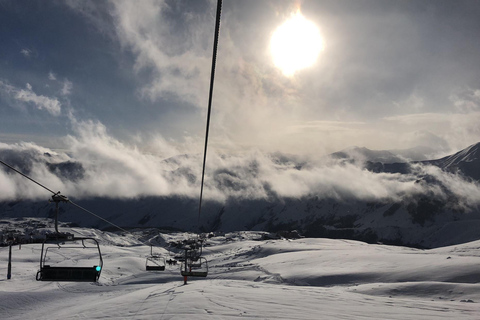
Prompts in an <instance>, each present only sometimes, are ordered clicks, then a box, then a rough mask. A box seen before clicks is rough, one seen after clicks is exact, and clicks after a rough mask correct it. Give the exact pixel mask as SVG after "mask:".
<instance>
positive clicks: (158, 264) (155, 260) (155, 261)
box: [145, 255, 165, 271]
mask: <svg viewBox="0 0 480 320" xmlns="http://www.w3.org/2000/svg"><path fill="white" fill-rule="evenodd" d="M145 269H146V270H147V271H164V270H165V258H164V257H162V256H159V255H150V256H148V257H147V259H146V261H145Z"/></svg>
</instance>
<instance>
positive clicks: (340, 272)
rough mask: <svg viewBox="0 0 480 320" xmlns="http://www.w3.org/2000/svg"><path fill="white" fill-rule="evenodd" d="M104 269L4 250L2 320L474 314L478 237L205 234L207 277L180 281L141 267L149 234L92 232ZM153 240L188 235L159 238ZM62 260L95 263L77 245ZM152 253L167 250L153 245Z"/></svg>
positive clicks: (479, 297)
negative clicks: (57, 268) (40, 273)
mask: <svg viewBox="0 0 480 320" xmlns="http://www.w3.org/2000/svg"><path fill="white" fill-rule="evenodd" d="M62 231H73V232H74V233H75V234H76V235H77V236H78V235H79V234H81V236H94V237H95V238H96V239H97V240H98V241H99V243H100V245H101V251H102V255H103V259H104V269H103V271H102V274H101V277H100V280H99V282H98V283H97V284H95V283H75V282H41V281H36V280H35V274H36V271H37V269H38V263H39V257H40V250H41V244H28V245H22V246H21V248H19V246H14V247H12V278H11V279H10V280H7V279H6V274H7V258H8V247H2V248H0V256H1V257H2V258H1V260H0V318H2V319H22V320H23V319H125V318H129V319H240V318H250V319H402V320H404V319H478V318H479V315H480V268H479V265H480V241H476V242H470V243H466V244H462V245H456V246H451V247H443V248H437V249H432V250H419V249H412V248H405V247H394V246H386V245H369V244H366V243H362V242H357V241H349V240H330V239H309V238H303V239H297V240H285V239H280V240H261V239H262V237H261V236H262V234H261V233H256V232H235V233H230V234H226V235H219V236H215V237H213V238H210V239H208V240H207V243H206V246H205V247H204V250H203V254H204V257H206V258H207V259H208V261H209V275H208V277H207V278H197V279H193V278H191V279H189V282H188V284H187V285H184V284H183V279H182V277H181V276H180V272H179V266H175V267H174V266H168V265H167V267H166V270H165V271H163V272H161V271H156V272H151V271H145V258H146V256H147V255H148V254H150V247H149V246H146V245H142V244H141V241H139V240H137V238H141V240H142V241H145V240H148V239H152V238H154V237H153V236H152V233H151V232H150V231H149V232H147V231H136V232H135V233H134V235H135V236H133V235H131V234H129V235H128V236H122V235H121V234H114V233H106V232H100V231H98V230H94V229H81V228H73V229H67V228H63V230H62ZM160 236H161V238H160V239H156V240H158V241H157V242H158V243H162V244H165V243H167V242H169V241H172V240H176V239H177V240H178V239H182V238H186V237H188V236H189V235H188V234H161V235H160ZM72 252H73V256H69V255H68V253H65V255H64V261H62V262H63V263H67V262H71V263H72V264H74V263H80V261H82V260H86V259H87V260H91V261H92V264H94V262H95V261H96V259H98V257H95V256H94V255H91V254H88V255H86V256H84V255H83V254H82V253H81V252H79V251H72ZM154 253H155V254H163V255H164V256H165V257H166V258H167V259H168V258H169V257H170V256H169V253H168V251H167V250H166V249H165V248H162V247H156V248H154Z"/></svg>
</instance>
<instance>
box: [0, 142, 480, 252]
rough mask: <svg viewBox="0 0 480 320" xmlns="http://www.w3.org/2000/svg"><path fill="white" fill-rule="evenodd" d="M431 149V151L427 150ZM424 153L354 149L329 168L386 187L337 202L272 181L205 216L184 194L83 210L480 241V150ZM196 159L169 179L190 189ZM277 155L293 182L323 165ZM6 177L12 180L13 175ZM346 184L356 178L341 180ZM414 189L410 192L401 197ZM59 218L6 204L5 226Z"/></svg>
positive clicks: (432, 241)
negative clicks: (276, 186) (429, 156)
mask: <svg viewBox="0 0 480 320" xmlns="http://www.w3.org/2000/svg"><path fill="white" fill-rule="evenodd" d="M422 150H424V151H425V150H426V151H427V153H428V152H431V150H428V149H425V148H422ZM415 154H416V156H415V157H414V156H413V155H415ZM422 154H425V152H421V150H420V149H418V148H417V149H410V150H406V151H405V150H404V151H402V152H400V151H394V150H393V151H375V150H369V149H366V148H358V147H352V148H348V149H345V150H342V151H340V152H336V153H333V154H332V155H330V157H329V159H330V160H329V161H330V163H328V161H327V164H325V166H327V169H328V170H330V171H333V172H335V171H334V170H340V171H338V172H343V171H345V170H348V169H349V168H351V167H354V168H358V169H356V170H357V171H358V173H357V174H360V175H364V176H366V177H367V178H368V179H376V178H378V177H381V178H382V179H383V180H382V181H383V182H382V183H383V184H381V185H380V187H378V185H375V186H372V185H369V184H368V182H366V183H365V185H361V186H360V187H359V190H360V191H359V193H360V194H361V193H362V190H364V191H365V193H367V196H361V195H360V196H359V195H358V194H353V193H351V192H350V191H349V190H350V189H348V188H347V189H345V188H346V187H344V185H345V186H348V185H349V184H356V183H361V180H360V178H359V179H358V180H356V179H352V180H351V181H344V184H338V185H335V186H334V187H332V188H330V189H329V191H328V192H329V194H328V196H325V195H324V194H323V193H322V186H321V187H319V188H318V191H316V192H314V193H307V194H300V195H299V196H281V195H279V194H278V192H275V191H274V190H273V188H271V187H270V186H269V183H263V184H262V191H264V192H266V194H267V195H266V196H263V197H251V198H248V197H245V196H238V197H234V196H231V197H228V198H227V199H225V200H224V201H220V202H217V201H213V200H210V201H208V200H206V201H205V202H204V207H202V213H201V216H200V217H199V216H198V207H197V206H198V200H197V199H195V198H192V197H187V196H181V195H172V196H162V197H156V196H141V197H136V198H134V199H132V198H130V199H124V198H120V199H115V198H106V197H96V198H89V199H83V200H78V201H75V202H76V203H78V204H80V205H81V206H83V207H85V208H88V209H89V210H91V211H93V212H95V213H96V214H98V215H100V216H102V217H103V218H105V219H107V220H108V221H111V222H113V223H115V224H117V225H120V226H122V227H157V228H163V229H166V230H192V231H217V232H227V231H235V230H264V231H272V232H277V231H284V230H294V229H295V230H298V231H299V233H300V234H303V235H305V236H309V237H331V238H346V239H357V240H363V241H367V242H372V243H374V242H383V243H390V244H399V245H410V246H416V247H438V246H444V245H451V244H457V243H462V242H467V241H472V240H477V239H480V209H479V205H480V192H479V191H480V184H479V183H480V143H477V144H475V145H472V146H470V147H468V148H465V149H464V150H461V151H459V152H457V153H455V154H453V155H450V156H447V157H443V158H441V159H436V160H425V159H422ZM407 155H410V156H409V157H407ZM29 156H30V154H28V153H26V152H23V153H15V152H12V151H9V152H6V153H2V152H1V151H0V159H2V160H4V161H6V162H10V164H12V165H15V166H16V167H17V168H19V169H21V170H23V171H24V172H25V173H27V174H28V173H29V172H30V171H31V169H32V162H31V159H29ZM36 156H37V157H40V158H41V159H40V160H41V161H43V162H44V163H45V166H46V168H48V170H50V172H52V173H54V174H55V175H57V176H58V177H60V178H61V179H67V180H69V181H72V182H75V181H82V179H84V176H85V174H86V173H85V168H84V167H83V166H82V164H81V163H80V162H77V161H74V160H73V159H66V160H65V159H63V158H58V156H53V155H49V154H43V155H40V156H39V155H38V154H37V155H36ZM55 157H57V158H55ZM191 157H192V156H189V155H182V156H178V157H174V158H169V159H167V160H164V161H165V162H166V163H167V164H168V165H169V166H170V167H169V168H170V171H168V175H167V177H169V178H168V179H178V178H179V177H183V178H185V180H186V181H189V182H188V183H192V184H194V183H198V177H197V176H196V174H195V172H194V171H192V170H191V168H188V167H182V163H183V161H182V159H185V158H191ZM269 157H270V160H271V162H272V163H273V164H274V165H276V166H279V167H280V169H279V172H281V171H282V170H286V169H284V168H288V169H289V170H291V171H289V172H292V174H293V173H296V172H297V173H301V172H302V171H305V170H307V169H308V170H312V169H311V168H312V166H314V165H313V164H311V163H309V162H308V161H304V160H299V159H298V158H297V157H295V156H288V155H281V154H274V155H269ZM53 158H55V159H53ZM406 158H408V159H410V161H406ZM40 160H39V159H37V161H40ZM53 160H55V161H53ZM258 166H259V164H258V163H257V164H255V161H253V162H249V165H248V167H247V168H244V169H245V171H242V172H247V173H248V174H250V176H252V177H254V178H255V177H257V178H258V179H260V177H259V176H260V175H259V169H258ZM2 170H3V171H4V172H7V171H6V170H8V169H6V170H5V169H2ZM315 170H316V169H315ZM315 170H313V171H312V172H314V171H315ZM325 170H326V169H325ZM328 170H327V171H328ZM342 170H343V171H342ZM357 171H356V172H357ZM309 172H310V171H309ZM334 177H335V175H334ZM0 178H1V177H0ZM212 179H213V181H212V182H210V184H211V185H214V186H215V187H216V188H223V189H225V190H230V191H232V190H233V191H241V190H243V188H247V187H248V186H247V185H246V183H247V182H246V180H247V179H246V178H245V177H242V176H239V174H238V171H235V170H233V168H232V169H231V170H229V169H228V168H222V169H219V170H216V171H214V173H213V177H212ZM338 179H348V178H345V176H344V175H343V176H342V175H341V174H339V175H338ZM366 181H369V180H366ZM395 182H401V183H400V184H398V185H399V186H400V187H397V184H395ZM311 183H315V181H313V182H311ZM392 184H393V187H395V188H397V189H395V192H396V193H395V196H392V197H389V196H383V197H378V198H375V197H371V196H368V194H369V193H368V192H370V193H373V191H372V190H369V189H370V188H373V187H375V188H379V189H380V190H376V191H378V193H379V194H383V193H387V194H388V192H389V191H388V190H387V189H388V188H393V187H392ZM326 185H328V183H327V184H326ZM405 186H406V187H408V188H409V189H408V190H410V191H405V192H404V191H402V190H403V189H402V188H403V187H405ZM269 188H270V189H272V190H270V189H269ZM382 188H383V189H382ZM269 190H270V191H269ZM411 190H414V191H415V192H411ZM233 191H232V192H233ZM349 192H350V193H349ZM46 198H48V197H46ZM60 209H61V211H60V217H59V219H60V220H62V221H69V222H72V223H74V224H77V225H80V226H86V227H87V226H88V227H96V228H100V229H101V228H111V226H109V225H108V224H106V223H105V222H104V221H102V220H99V219H98V218H96V217H94V216H91V215H88V214H85V213H84V212H82V211H80V210H79V209H78V208H76V207H74V206H71V205H68V204H62V205H61V208H60ZM53 213H54V205H53V204H50V203H48V202H46V201H41V202H39V201H33V200H28V199H16V200H11V201H3V202H0V219H1V218H7V217H9V218H11V217H47V216H48V217H53Z"/></svg>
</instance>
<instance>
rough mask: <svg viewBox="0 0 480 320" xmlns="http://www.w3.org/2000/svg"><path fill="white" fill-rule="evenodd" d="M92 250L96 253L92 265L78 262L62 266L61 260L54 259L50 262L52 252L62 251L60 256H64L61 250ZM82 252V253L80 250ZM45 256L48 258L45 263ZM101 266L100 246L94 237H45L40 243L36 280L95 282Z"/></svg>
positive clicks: (98, 276)
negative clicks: (94, 261)
mask: <svg viewBox="0 0 480 320" xmlns="http://www.w3.org/2000/svg"><path fill="white" fill-rule="evenodd" d="M90 249H92V250H94V251H93V252H95V253H96V254H95V255H98V259H99V260H98V264H96V265H93V266H85V263H84V264H83V265H81V264H80V265H78V262H77V263H76V264H75V265H74V266H64V265H63V264H62V262H64V260H65V259H63V261H56V262H55V261H54V263H55V264H52V263H51V260H52V259H51V258H50V257H51V256H52V255H54V254H53V252H55V253H58V254H59V252H57V251H62V253H61V256H62V257H65V256H66V254H65V253H64V252H65V251H63V250H67V252H68V250H70V251H71V252H76V251H83V250H90ZM82 254H84V253H83V252H82ZM47 258H49V261H48V264H47ZM102 268H103V259H102V253H101V252H100V246H99V244H98V241H97V240H95V239H94V238H74V237H69V238H56V239H46V240H45V241H44V242H43V243H42V252H41V256H40V269H39V270H38V272H37V276H36V279H37V281H72V282H97V281H98V279H99V278H100V273H101V272H102Z"/></svg>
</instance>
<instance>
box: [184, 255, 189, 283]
mask: <svg viewBox="0 0 480 320" xmlns="http://www.w3.org/2000/svg"><path fill="white" fill-rule="evenodd" d="M184 266H185V269H184V270H185V274H187V249H185V262H184ZM187 280H188V276H183V284H187Z"/></svg>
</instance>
